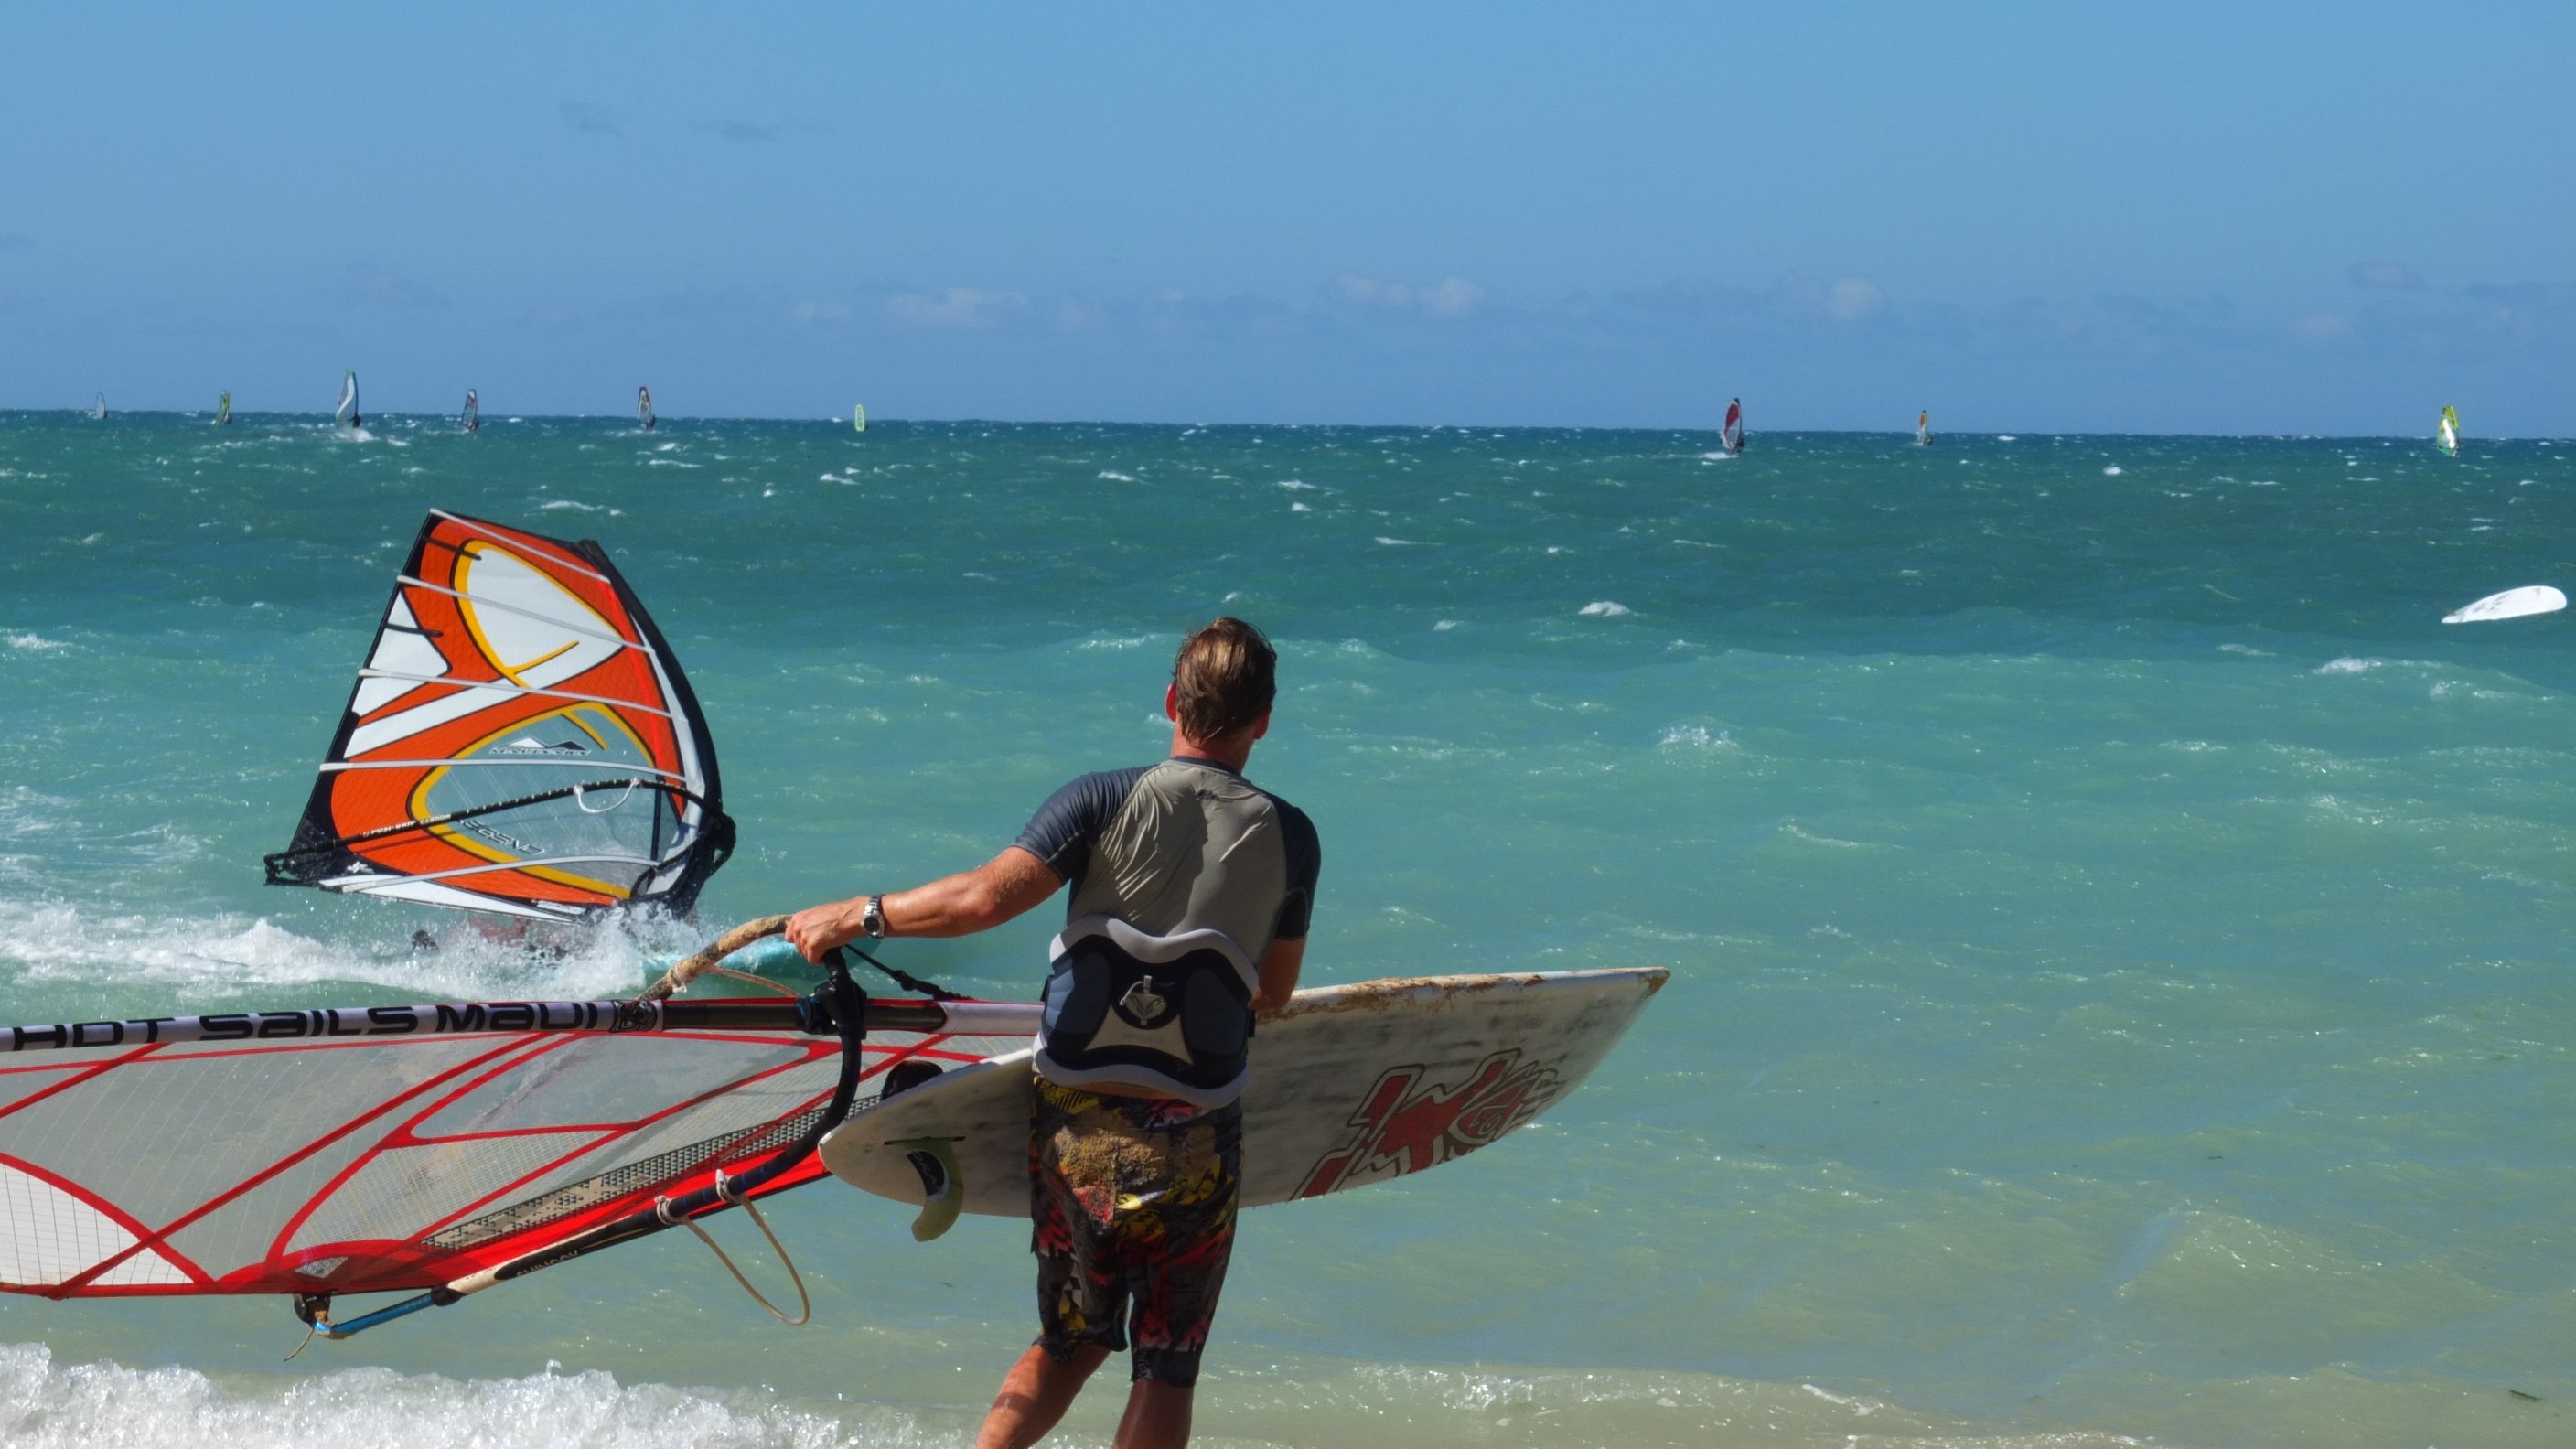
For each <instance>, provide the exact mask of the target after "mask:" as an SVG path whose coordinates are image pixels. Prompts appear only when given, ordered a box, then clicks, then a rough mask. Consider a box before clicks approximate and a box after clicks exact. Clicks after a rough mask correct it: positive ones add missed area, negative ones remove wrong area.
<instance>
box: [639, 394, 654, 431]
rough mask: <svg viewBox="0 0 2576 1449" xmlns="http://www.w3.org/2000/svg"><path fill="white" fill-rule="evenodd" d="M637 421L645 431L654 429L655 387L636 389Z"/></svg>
mask: <svg viewBox="0 0 2576 1449" xmlns="http://www.w3.org/2000/svg"><path fill="white" fill-rule="evenodd" d="M635 421H636V422H637V423H638V424H640V425H641V426H642V427H643V429H644V431H646V432H648V433H649V432H651V431H653V389H651V388H649V387H639V388H637V389H635Z"/></svg>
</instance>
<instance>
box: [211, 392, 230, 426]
mask: <svg viewBox="0 0 2576 1449" xmlns="http://www.w3.org/2000/svg"><path fill="white" fill-rule="evenodd" d="M232 420H233V395H232V394H231V393H225V394H224V395H223V396H222V397H220V398H217V399H215V426H216V427H219V428H220V427H226V426H229V425H230V424H231V423H232Z"/></svg>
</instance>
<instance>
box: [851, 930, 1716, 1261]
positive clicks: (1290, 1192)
mask: <svg viewBox="0 0 2576 1449" xmlns="http://www.w3.org/2000/svg"><path fill="white" fill-rule="evenodd" d="M1669 975H1670V973H1669V972H1667V971H1665V970H1663V969H1662V968H1661V967H1656V966H1642V967H1631V968H1626V969H1621V970H1614V971H1556V972H1543V973H1530V974H1523V975H1514V976H1429V977H1410V978H1400V979H1397V980H1391V981H1366V982H1361V983H1358V984H1356V985H1351V986H1325V987H1318V988H1316V989H1314V990H1311V991H1300V992H1298V993H1297V995H1296V998H1295V999H1294V1000H1293V1001H1291V1002H1290V1003H1289V1004H1288V1006H1287V1008H1286V1009H1285V1010H1283V1011H1281V1012H1279V1013H1278V1014H1277V1015H1275V1016H1271V1017H1267V1018H1264V1019H1263V1021H1262V1023H1261V1027H1260V1031H1259V1032H1258V1034H1256V1035H1255V1036H1254V1037H1253V1041H1252V1080H1251V1083H1250V1084H1249V1085H1248V1086H1247V1087H1246V1088H1245V1089H1244V1094H1243V1202H1242V1205H1243V1206H1245V1207H1260V1206H1262V1205H1264V1204H1266V1203H1275V1202H1286V1201H1288V1200H1289V1199H1291V1198H1300V1197H1319V1196H1321V1195H1323V1194H1325V1193H1328V1192H1340V1191H1342V1190H1343V1189H1345V1188H1352V1187H1361V1186H1365V1185H1366V1184H1369V1183H1372V1182H1384V1181H1386V1180H1388V1179H1390V1178H1394V1177H1400V1176H1403V1175H1404V1174H1406V1173H1411V1172H1419V1171H1421V1170H1423V1169H1424V1168H1428V1167H1437V1166H1439V1165H1440V1164H1441V1163H1444V1162H1448V1161H1451V1160H1453V1159H1455V1158H1458V1157H1463V1156H1465V1155H1466V1154H1467V1153H1470V1152H1473V1151H1475V1150H1476V1149H1477V1148H1479V1147H1483V1146H1486V1145H1487V1144H1489V1143H1491V1142H1493V1141H1494V1140H1496V1139H1497V1138H1500V1137H1502V1136H1504V1135H1505V1134H1506V1133H1509V1132H1511V1131H1513V1130H1515V1129H1517V1128H1519V1127H1520V1126H1522V1125H1523V1124H1525V1123H1527V1122H1528V1121H1529V1120H1530V1119H1531V1118H1533V1117H1536V1116H1537V1115H1538V1114H1539V1113H1541V1112H1543V1111H1546V1110H1547V1109H1548V1108H1549V1107H1551V1106H1553V1105H1554V1104H1555V1103H1556V1102H1557V1101H1558V1100H1560V1099H1561V1098H1563V1097H1564V1096H1565V1094H1566V1093H1568V1092H1571V1091H1573V1090H1574V1089H1575V1087H1577V1086H1578V1085H1580V1084H1581V1083H1582V1081H1583V1079H1584V1078H1585V1077H1587V1076H1589V1075H1591V1073H1592V1069H1593V1068H1594V1067H1596V1066H1599V1065H1600V1064H1601V1059H1602V1058H1603V1057H1606V1056H1608V1055H1609V1054H1610V1049H1611V1048H1612V1047H1613V1046H1616V1045H1618V1042H1619V1038H1620V1037H1621V1036H1623V1035H1625V1034H1626V1033H1627V1030H1628V1026H1629V1023H1631V1022H1633V1021H1635V1020H1636V1019H1637V1013H1638V1012H1639V1011H1640V1010H1642V1009H1643V1008H1644V1007H1645V1004H1646V1000H1647V998H1648V997H1651V996H1653V995H1654V994H1655V992H1656V991H1657V990H1658V989H1659V988H1661V987H1662V986H1663V984H1664V981H1665V979H1666V977H1667V976H1669ZM1030 1056H1031V1053H1030V1052H1026V1051H1021V1052H1014V1053H1012V1054H1011V1055H1009V1056H1004V1057H996V1058H994V1059H993V1060H991V1061H986V1062H976V1063H973V1064H971V1065H966V1066H960V1067H957V1068H955V1069H953V1070H950V1071H947V1072H944V1073H942V1074H941V1075H939V1076H937V1077H934V1078H932V1079H930V1080H929V1081H926V1082H924V1083H922V1084H921V1085H919V1086H917V1087H914V1088H912V1089H911V1090H909V1091H902V1092H899V1094H898V1095H896V1096H894V1097H892V1098H890V1099H887V1100H884V1101H882V1102H881V1103H880V1104H879V1105H877V1106H873V1107H870V1108H868V1109H867V1110H865V1111H862V1112H858V1113H854V1114H852V1116H851V1117H850V1119H849V1121H847V1122H845V1123H843V1124H842V1125H841V1126H840V1127H839V1128H838V1129H836V1130H835V1131H834V1132H833V1133H832V1135H831V1136H829V1137H826V1138H824V1139H823V1147H822V1157H823V1165H824V1166H826V1167H828V1168H830V1169H831V1170H832V1172H833V1174H834V1175H835V1176H837V1177H839V1178H840V1179H841V1180H842V1181H844V1182H847V1183H849V1184H851V1185H852V1186H854V1187H858V1188H862V1189H864V1190H866V1191H868V1192H872V1193H875V1194H876V1195H877V1196H879V1197H890V1198H893V1199H895V1200H896V1201H898V1202H909V1203H919V1204H922V1206H923V1208H924V1211H923V1214H922V1221H921V1222H920V1223H917V1224H915V1226H914V1235H915V1236H917V1237H930V1236H935V1235H936V1234H937V1233H938V1232H939V1231H941V1230H942V1229H944V1228H945V1227H946V1226H947V1222H948V1221H949V1220H952V1219H953V1218H954V1217H955V1216H956V1214H957V1212H958V1211H960V1210H961V1209H962V1210H963V1211H966V1212H970V1213H986V1214H990V1215H993V1216H996V1217H1026V1216H1028V1211H1029V1106H1030V1102H1029V1098H1030V1091H1031V1084H1032V1082H1033V1081H1034V1080H1035V1078H1034V1076H1033V1074H1032V1072H1031V1068H1030V1064H1029V1060H1030Z"/></svg>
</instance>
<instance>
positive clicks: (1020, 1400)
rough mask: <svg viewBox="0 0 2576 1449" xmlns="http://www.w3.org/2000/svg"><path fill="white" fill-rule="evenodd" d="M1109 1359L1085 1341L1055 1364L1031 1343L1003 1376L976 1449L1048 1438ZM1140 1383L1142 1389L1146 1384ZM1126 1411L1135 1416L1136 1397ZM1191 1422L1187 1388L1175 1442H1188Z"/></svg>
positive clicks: (1020, 1448) (1018, 1448)
mask: <svg viewBox="0 0 2576 1449" xmlns="http://www.w3.org/2000/svg"><path fill="white" fill-rule="evenodd" d="M1108 1357H1109V1350H1107V1349H1105V1348H1102V1347H1100V1346H1099V1345H1097V1344H1088V1343H1086V1344H1080V1345H1077V1346H1076V1347H1075V1348H1074V1350H1073V1354H1072V1356H1071V1357H1069V1358H1068V1359H1066V1360H1065V1361H1064V1362H1063V1363H1057V1362H1056V1361H1055V1358H1054V1356H1053V1355H1052V1354H1049V1353H1048V1352H1047V1351H1046V1348H1045V1347H1044V1346H1043V1345H1041V1344H1034V1343H1033V1344H1030V1345H1029V1351H1028V1352H1026V1353H1024V1354H1021V1355H1020V1361H1019V1362H1018V1363H1015V1364H1013V1365H1011V1371H1010V1373H1009V1374H1008V1375H1007V1376H1005V1377H1004V1378H1003V1380H1002V1390H1001V1392H1000V1393H997V1394H995V1395H994V1396H993V1407H992V1408H991V1409H990V1410H988V1411H987V1412H986V1413H985V1415H984V1428H983V1431H982V1432H981V1433H978V1434H977V1435H976V1436H975V1449H1029V1446H1030V1445H1032V1444H1035V1443H1036V1442H1038V1441H1039V1440H1040V1439H1043V1438H1045V1437H1046V1435H1047V1431H1048V1430H1049V1429H1052V1428H1054V1427H1055V1424H1056V1420H1058V1419H1061V1418H1063V1417H1064V1411H1065V1410H1067V1409H1069V1408H1071V1407H1073V1396H1074V1395H1076V1394H1078V1393H1081V1392H1082V1385H1083V1382H1084V1381H1085V1380H1087V1379H1089V1378H1090V1377H1091V1373H1092V1370H1094V1369H1097V1368H1099V1367H1100V1364H1101V1361H1102V1360H1104V1359H1106V1358H1108ZM1137 1387H1138V1388H1140V1389H1141V1388H1143V1387H1144V1385H1142V1384H1139V1385H1137ZM1128 1413H1129V1415H1130V1416H1131V1417H1132V1416H1133V1415H1134V1413H1135V1409H1134V1407H1133V1400H1132V1399H1131V1400H1130V1407H1129V1409H1128ZM1189 1422H1190V1418H1189V1404H1188V1402H1187V1391H1186V1390H1185V1391H1183V1402H1182V1404H1181V1436H1182V1437H1181V1438H1179V1439H1175V1440H1173V1441H1171V1442H1173V1443H1175V1444H1180V1443H1184V1442H1186V1441H1187V1440H1188V1437H1189ZM1120 1432H1121V1435H1122V1437H1121V1438H1120V1440H1119V1442H1120V1443H1121V1444H1124V1443H1125V1442H1126V1440H1125V1438H1124V1437H1123V1436H1124V1433H1125V1431H1124V1430H1121V1431H1120ZM1155 1442H1156V1443H1160V1442H1162V1441H1160V1440H1156V1441H1155Z"/></svg>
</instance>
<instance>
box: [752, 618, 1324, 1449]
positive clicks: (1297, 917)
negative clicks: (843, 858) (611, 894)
mask: <svg viewBox="0 0 2576 1449" xmlns="http://www.w3.org/2000/svg"><path fill="white" fill-rule="evenodd" d="M1277 667H1278V655H1277V654H1276V652H1275V651H1273V650H1272V648H1271V646H1270V642H1269V641H1268V640H1267V639H1264V638H1263V637H1262V636H1261V631H1260V630H1258V629H1255V628H1253V627H1252V626H1251V625H1250V624H1247V623H1245V622H1243V621H1242V620H1240V619H1230V618H1228V619H1218V620H1216V621H1215V622H1214V623H1212V624H1209V625H1208V626H1207V627H1206V628H1204V629H1201V630H1199V631H1198V632H1197V633H1195V634H1192V635H1191V636H1190V637H1189V638H1188V639H1187V640H1186V641H1185V642H1184V643H1183V644H1182V645H1181V650H1180V654H1179V657H1178V658H1177V660H1176V661H1175V663H1174V665H1173V670H1172V682H1171V684H1170V685H1169V687H1167V688H1166V689H1165V690H1164V691H1163V712H1164V714H1165V715H1167V716H1168V717H1170V719H1171V720H1172V748H1171V756H1170V758H1168V759H1165V760H1164V761H1163V762H1162V763H1160V764H1156V765H1143V766H1138V767H1136V768H1133V769H1126V770H1113V771H1109V772H1106V773H1103V774H1096V775H1084V776H1082V777H1080V778H1079V779H1076V780H1075V781H1073V782H1072V783H1071V784H1069V785H1066V786H1065V787H1064V788H1063V789H1061V790H1058V791H1056V792H1055V794H1054V795H1053V796H1051V797H1049V799H1048V800H1047V802H1046V804H1045V805H1043V806H1042V807H1040V808H1039V810H1038V813H1037V815H1036V817H1035V818H1033V819H1032V820H1030V822H1029V824H1028V828H1027V829H1026V830H1023V831H1022V832H1020V838H1019V840H1018V841H1017V842H1016V843H1015V844H1013V845H1011V846H1010V847H1009V848H1007V849H1005V850H1004V851H1003V852H1002V853H1001V854H999V855H997V856H995V857H993V859H992V860H991V861H989V862H987V863H986V864H984V865H983V866H981V867H979V868H977V869H974V870H970V871H967V872H965V873H963V874H960V875H952V876H949V877H948V878H946V879H944V880H939V881H934V882H932V883H931V884H929V885H925V886H919V887H916V888H914V889H912V890H907V891H890V892H887V893H885V894H882V895H867V896H854V897H852V898H850V899H849V900H846V901H840V902H836V903H833V904H829V905H820V906H815V907H813V908H812V909H810V910H805V911H800V912H798V913H797V914H796V915H795V916H793V917H791V918H790V919H789V920H788V923H787V939H788V940H789V941H791V942H793V943H795V945H796V947H797V949H798V950H800V951H802V952H804V954H805V956H806V959H808V960H818V959H820V958H821V957H822V956H823V955H824V954H825V953H826V952H828V951H830V950H831V949H832V948H834V947H836V946H840V945H843V944H845V943H847V942H850V941H853V940H857V939H858V938H860V937H861V936H867V937H870V938H875V937H883V936H962V935H966V934H968V933H970V932H974V931H985V930H990V929H992V928H993V927H995V926H998V925H1001V924H1002V923H1003V922H1005V921H1008V920H1010V919H1011V918H1013V917H1015V916H1018V915H1020V914H1022V913H1023V912H1026V911H1028V910H1030V909H1032V908H1034V907H1035V906H1037V905H1038V904H1039V903H1040V902H1042V901H1044V900H1046V899H1047V897H1049V896H1051V895H1053V894H1054V893H1055V890H1056V887H1057V886H1059V885H1065V884H1070V885H1071V886H1072V888H1073V889H1072V893H1071V898H1070V900H1069V901H1068V902H1067V904H1066V908H1065V915H1066V924H1065V928H1064V933H1063V934H1062V935H1061V936H1059V937H1057V939H1056V951H1057V954H1056V956H1055V959H1054V962H1053V969H1052V970H1051V972H1050V974H1049V976H1048V980H1047V989H1046V994H1045V1000H1046V1013H1045V1017H1044V1025H1043V1027H1042V1028H1041V1030H1040V1032H1039V1035H1038V1048H1037V1058H1036V1071H1037V1084H1036V1087H1037V1090H1036V1095H1035V1101H1034V1104H1033V1111H1032V1114H1031V1122H1030V1137H1029V1166H1030V1216H1031V1217H1032V1218H1033V1219H1035V1228H1034V1231H1033V1233H1032V1240H1031V1248H1032V1250H1033V1251H1034V1252H1035V1253H1036V1254H1037V1258H1038V1319H1039V1323H1040V1327H1041V1332H1040V1333H1039V1335H1038V1339H1037V1342H1036V1343H1034V1344H1032V1345H1031V1346H1030V1347H1029V1349H1028V1350H1027V1351H1026V1352H1025V1353H1023V1354H1021V1355H1020V1358H1019V1362H1018V1363H1016V1364H1015V1365H1013V1366H1012V1368H1011V1371H1010V1373H1009V1375H1008V1376H1007V1377H1006V1378H1004V1379H1003V1381H1002V1388H1001V1392H1000V1393H999V1394H998V1395H996V1396H995V1398H994V1400H993V1407H992V1410H991V1412H990V1413H989V1414H987V1416H986V1417H985V1420H984V1426H983V1431H982V1433H981V1434H980V1435H979V1436H978V1438H977V1439H976V1441H975V1442H976V1445H977V1446H978V1449H1028V1446H1029V1445H1032V1444H1035V1443H1036V1442H1037V1441H1038V1440H1039V1439H1041V1438H1043V1437H1045V1435H1046V1433H1047V1431H1049V1430H1050V1429H1052V1428H1054V1427H1055V1424H1056V1421H1057V1420H1059V1419H1061V1418H1062V1417H1063V1416H1064V1412H1065V1410H1066V1409H1067V1408H1069V1407H1071V1405H1072V1403H1073V1399H1074V1396H1075V1395H1076V1394H1077V1393H1079V1392H1081V1389H1082V1386H1083V1383H1084V1382H1085V1381H1086V1380H1088V1379H1089V1378H1090V1377H1091V1374H1092V1372H1093V1371H1094V1370H1096V1369H1098V1368H1099V1367H1100V1365H1101V1363H1102V1362H1103V1361H1105V1360H1106V1359H1107V1358H1108V1356H1109V1355H1110V1354H1111V1353H1112V1352H1115V1351H1117V1350H1120V1349H1124V1348H1127V1347H1128V1344H1129V1336H1130V1332H1131V1327H1132V1332H1133V1338H1134V1350H1133V1353H1134V1367H1133V1372H1132V1375H1131V1377H1132V1379H1133V1386H1132V1387H1131V1388H1130V1390H1129V1392H1128V1397H1127V1411H1126V1416H1125V1417H1124V1418H1123V1419H1121V1420H1120V1421H1119V1425H1118V1436H1117V1443H1118V1444H1119V1446H1121V1449H1145V1446H1172V1445H1180V1444H1185V1443H1187V1442H1188V1441H1189V1433H1190V1405H1191V1399H1192V1396H1193V1392H1194V1387H1195V1385H1196V1384H1197V1382H1198V1371H1199V1353H1200V1350H1201V1349H1202V1348H1203V1347H1204V1346H1205V1344H1206V1342H1207V1334H1208V1326H1209V1324H1210V1322H1211V1321H1212V1320H1213V1318H1214V1316H1215V1313H1216V1303H1217V1295H1218V1292H1219V1290H1220V1289H1222V1288H1223V1287H1224V1284H1225V1269H1226V1263H1227V1261H1228V1259H1229V1258H1230V1257H1231V1256H1232V1254H1233V1251H1234V1219H1235V1207H1236V1202H1237V1198H1238V1197H1239V1195H1240V1184H1241V1181H1242V1136H1243V1114H1242V1104H1241V1102H1240V1100H1239V1098H1240V1095H1241V1093H1242V1090H1243V1083H1244V1078H1245V1074H1246V1071H1247V1067H1248V1062H1249V1057H1248V1051H1247V1048H1248V1043H1249V1039H1250V1036H1251V1031H1252V1023H1253V1018H1254V1015H1255V1014H1256V1013H1259V1012H1264V1011H1271V1010H1276V1009H1277V1008H1279V1007H1281V1006H1283V1005H1285V1004H1287V1001H1288V997H1289V993H1291V992H1292V991H1294V990H1295V989H1296V986H1297V973H1298V969H1299V967H1300V965H1301V964H1302V963H1303V961H1304V959H1305V954H1306V927H1307V921H1308V917H1309V914H1310V912H1311V910H1312V906H1313V900H1314V891H1315V877H1316V873H1317V870H1318V867H1319V865H1320V863H1321V851H1320V847H1319V846H1318V845H1317V842H1316V837H1315V827H1314V826H1313V824H1311V823H1310V822H1309V821H1308V820H1307V819H1306V816H1305V815H1304V814H1303V813H1302V812H1300V811H1299V810H1298V809H1297V808H1296V807H1295V806H1293V805H1290V804H1289V803H1288V802H1287V801H1285V800H1282V799H1280V798H1279V797H1277V796H1276V795H1272V794H1270V793H1269V792H1268V791H1265V790H1262V789H1260V788H1259V787H1257V786H1255V785H1253V784H1252V782H1250V781H1249V780H1246V779H1245V778H1244V777H1243V766H1244V763H1245V761H1246V759H1247V758H1248V757H1249V756H1250V755H1251V753H1252V746H1253V744H1254V742H1255V741H1257V740H1259V739H1260V738H1261V737H1262V736H1263V735H1264V734H1266V733H1267V732H1268V731H1269V728H1270V706H1271V701H1272V699H1273V698H1274V696H1275V695H1276V694H1277V685H1276V673H1277ZM1131 1303H1132V1325H1131V1321H1130V1320H1131Z"/></svg>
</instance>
